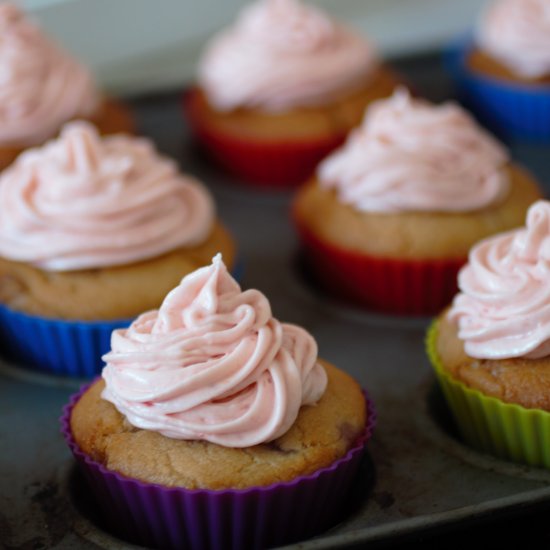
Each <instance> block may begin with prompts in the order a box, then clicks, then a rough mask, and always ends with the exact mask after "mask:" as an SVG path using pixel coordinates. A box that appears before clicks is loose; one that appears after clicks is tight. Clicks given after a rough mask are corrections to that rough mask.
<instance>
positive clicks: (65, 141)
mask: <svg viewBox="0 0 550 550" xmlns="http://www.w3.org/2000/svg"><path fill="white" fill-rule="evenodd" d="M219 251H221V252H223V253H224V254H225V255H226V257H227V258H228V262H229V264H230V266H231V268H235V259H234V258H235V247H234V243H233V239H232V238H231V236H230V235H229V233H228V232H227V230H226V229H225V228H224V227H223V226H222V225H221V224H220V222H219V221H218V220H217V219H216V216H215V208H214V203H213V200H212V198H211V196H210V194H209V193H208V191H207V190H206V189H205V188H204V187H203V186H202V185H201V184H200V183H199V182H197V181H196V180H194V179H193V178H191V177H189V176H186V175H183V174H181V173H180V172H179V171H178V169H177V167H176V164H175V163H174V162H173V161H171V160H169V159H167V158H165V157H162V156H160V155H159V154H158V153H157V152H156V151H155V149H154V147H153V146H152V144H151V143H150V142H149V141H148V140H146V139H143V138H136V137H131V136H126V135H115V136H108V137H103V138H102V137H100V136H99V134H98V132H97V130H96V129H95V127H93V126H92V125H91V124H89V123H87V122H73V123H70V124H68V125H66V126H65V127H64V129H63V131H62V133H61V135H60V137H59V138H58V139H56V140H53V141H51V142H49V143H47V144H46V145H45V146H43V147H41V148H37V149H30V150H28V151H27V152H25V153H23V154H22V155H20V156H19V158H18V159H17V161H16V162H15V163H14V164H13V165H12V166H11V167H9V168H8V169H7V170H5V171H4V172H3V173H2V175H1V176H0V304H1V305H0V353H1V355H2V356H3V357H5V358H6V359H8V360H10V361H12V362H14V363H16V364H18V365H21V366H23V367H27V368H31V369H34V370H38V371H41V372H48V373H55V374H61V375H69V376H93V375H94V374H97V373H99V372H100V370H101V367H102V362H101V355H102V354H103V353H105V352H106V351H107V350H108V349H109V340H110V335H111V332H112V331H113V330H114V329H115V328H120V327H124V326H128V324H129V323H130V321H131V320H132V319H133V318H134V317H135V316H136V315H138V314H139V313H140V312H142V311H144V310H146V309H150V308H153V307H158V306H159V304H160V303H161V302H162V299H163V298H164V296H165V295H166V293H167V292H168V291H169V290H170V289H171V288H173V287H174V285H176V284H177V283H178V282H179V281H180V280H181V278H182V277H183V276H184V275H186V274H187V273H190V272H191V271H194V270H195V269H197V268H198V267H200V266H202V265H205V264H207V263H209V261H210V258H211V257H212V255H213V254H215V253H217V252H219Z"/></svg>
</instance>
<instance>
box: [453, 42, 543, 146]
mask: <svg viewBox="0 0 550 550" xmlns="http://www.w3.org/2000/svg"><path fill="white" fill-rule="evenodd" d="M472 46H473V40H472V38H471V36H468V37H467V38H462V39H460V40H458V41H457V42H455V43H454V44H452V45H451V47H449V48H448V50H447V51H446V52H445V65H446V67H447V69H448V70H449V72H450V73H451V76H452V77H453V80H454V83H455V86H456V90H457V94H458V97H459V99H460V101H461V102H462V103H463V104H464V105H465V106H466V107H467V108H468V109H470V110H471V111H472V113H474V115H475V116H476V117H477V119H478V120H479V121H480V122H481V123H482V124H483V125H485V126H486V127H487V128H489V129H490V130H491V131H492V132H494V133H495V134H496V135H498V136H499V137H501V138H503V139H505V140H512V141H513V140H519V141H531V142H539V143H541V142H550V85H544V84H538V85H527V84H520V83H517V82H510V81H507V80H503V79H499V78H495V77H491V76H485V75H482V74H479V73H476V72H474V71H472V70H470V69H469V68H468V67H467V65H466V59H467V56H468V53H469V52H470V51H471V49H472Z"/></svg>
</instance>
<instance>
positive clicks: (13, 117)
mask: <svg viewBox="0 0 550 550" xmlns="http://www.w3.org/2000/svg"><path fill="white" fill-rule="evenodd" d="M0 34H1V36H2V41H1V43H0V67H1V70H2V82H1V84H0V94H1V97H2V111H1V112H0V169H2V168H5V167H6V166H8V165H9V164H10V163H11V162H12V161H13V160H15V158H16V157H17V155H18V154H19V153H21V152H22V151H23V150H25V149H26V148H28V147H32V146H36V145H41V144H42V143H44V142H45V141H46V140H48V139H51V138H53V137H55V136H56V135H57V134H58V132H59V130H60V129H61V127H62V126H63V124H65V123H66V122H68V121H69V120H73V119H83V118H85V119H88V120H90V121H92V122H93V123H94V124H95V125H96V126H97V127H98V128H99V131H100V132H101V133H105V134H111V133H116V132H132V131H133V130H134V121H133V116H132V115H131V114H130V111H129V110H128V108H127V107H125V106H124V105H123V104H122V103H120V102H118V101H115V100H113V99H110V98H105V97H102V95H101V94H100V93H99V92H98V90H97V89H96V85H95V83H94V80H93V77H92V75H91V73H90V71H89V70H88V69H87V68H86V67H84V66H82V65H81V64H79V63H78V62H77V61H76V60H75V59H73V58H72V57H71V56H70V55H69V54H68V53H67V52H65V51H64V50H63V49H62V48H60V47H59V46H58V45H57V44H56V43H55V42H54V41H52V40H51V38H50V37H48V36H47V35H46V34H44V32H43V31H42V30H41V29H40V28H39V27H38V26H37V25H36V24H35V23H33V22H32V21H31V20H30V19H28V18H27V17H26V16H25V15H24V14H23V13H22V12H21V11H20V9H19V8H18V7H17V6H16V5H14V4H12V3H9V2H3V3H2V4H0Z"/></svg>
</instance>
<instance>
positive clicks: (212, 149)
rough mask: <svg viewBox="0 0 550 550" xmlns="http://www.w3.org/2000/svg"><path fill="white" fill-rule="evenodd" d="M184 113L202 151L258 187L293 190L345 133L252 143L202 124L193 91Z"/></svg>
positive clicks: (186, 100)
mask: <svg viewBox="0 0 550 550" xmlns="http://www.w3.org/2000/svg"><path fill="white" fill-rule="evenodd" d="M183 110H184V113H185V115H186V117H187V120H188V121H189V124H190V126H191V128H192V130H193V133H194V135H195V138H196V139H197V141H198V143H199V144H200V145H201V146H202V148H203V149H204V150H205V151H206V152H207V153H208V154H209V155H210V156H211V157H212V158H213V159H214V160H215V161H216V162H217V163H218V164H219V165H220V166H221V167H222V168H223V169H224V170H226V171H227V172H228V173H230V174H232V175H234V176H236V177H237V178H239V179H240V180H242V181H243V182H244V183H248V184H254V185H257V186H260V187H271V188H274V187H275V188H277V187H279V188H288V187H295V186H296V185H299V184H300V183H302V182H304V181H305V180H306V179H308V177H309V176H311V174H312V173H313V172H314V170H315V168H316V166H317V164H319V162H320V161H321V160H322V159H323V158H324V157H326V156H327V155H328V154H329V153H330V152H331V151H333V150H334V149H335V148H336V147H338V146H339V145H341V144H342V143H343V142H344V140H345V138H346V134H338V135H335V136H332V137H330V138H325V139H318V140H308V141H254V140H247V139H244V138H238V137H235V136H232V135H227V134H225V133H223V132H220V131H218V130H217V129H214V128H212V127H211V126H209V125H208V124H206V123H205V121H204V120H203V118H202V117H201V116H200V112H199V110H198V109H197V102H196V91H193V90H191V91H188V92H186V93H185V94H184V96H183Z"/></svg>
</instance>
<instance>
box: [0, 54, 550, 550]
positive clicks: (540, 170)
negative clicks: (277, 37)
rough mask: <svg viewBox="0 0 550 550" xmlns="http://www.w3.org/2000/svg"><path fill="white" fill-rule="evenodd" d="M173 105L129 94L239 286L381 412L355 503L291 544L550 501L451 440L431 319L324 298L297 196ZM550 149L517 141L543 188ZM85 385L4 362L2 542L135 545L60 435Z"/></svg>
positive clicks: (449, 521) (520, 472)
mask: <svg viewBox="0 0 550 550" xmlns="http://www.w3.org/2000/svg"><path fill="white" fill-rule="evenodd" d="M396 66H397V68H398V70H400V71H401V72H402V74H404V75H405V76H407V77H408V78H409V80H410V82H411V84H412V85H413V86H414V87H415V88H416V90H417V91H418V92H419V93H422V94H423V95H426V96H427V97H429V98H431V99H436V100H441V99H444V98H447V97H451V94H450V87H449V82H448V80H447V79H446V77H445V75H444V72H443V71H442V68H441V66H440V62H439V57H438V56H436V55H428V56H423V57H416V58H409V59H402V60H400V61H398V62H396ZM179 101H180V94H179V93H167V94H164V95H156V96H153V97H146V98H136V99H132V100H130V102H131V104H132V105H133V107H134V108H135V111H136V114H137V116H138V119H139V124H140V128H141V131H142V133H143V134H145V135H148V136H151V137H152V138H153V139H154V140H155V142H156V143H157V145H158V147H159V149H160V150H161V151H163V152H164V153H166V154H168V155H170V156H172V157H174V158H176V159H178V160H179V161H180V163H181V167H182V169H183V170H184V171H186V172H190V173H193V174H196V175H197V176H198V177H199V178H201V179H202V180H203V181H204V182H206V183H207V185H208V186H209V187H210V188H211V190H212V191H213V193H214V195H215V197H216V200H217V205H218V210H219V214H220V216H221V218H222V219H223V221H224V222H225V223H226V225H227V226H228V227H229V228H230V229H231V231H232V232H233V234H234V236H235V238H236V240H237V242H238V244H239V253H240V256H241V258H242V259H243V260H244V264H245V273H244V278H243V280H242V286H243V287H245V288H249V287H256V288H259V289H260V290H262V291H263V292H264V293H265V294H266V295H267V296H268V298H269V299H270V301H271V304H272V308H273V311H274V314H275V316H276V317H277V318H279V319H280V320H283V321H287V322H293V323H297V324H300V325H303V326H304V327H306V328H307V329H308V330H309V331H311V332H312V334H313V335H314V336H315V338H316V339H317V341H318V343H319V349H320V355H321V356H322V357H324V358H325V359H327V360H329V361H331V362H333V363H334V364H335V365H337V366H338V367H340V368H342V369H345V370H347V371H348V372H350V373H351V374H352V375H354V376H355V377H356V378H357V379H358V380H359V382H360V383H361V384H362V385H363V386H364V387H365V388H367V389H368V392H369V394H370V396H371V397H372V398H373V400H374V402H375V404H376V409H377V411H378V425H377V428H376V430H375V435H374V437H373V439H372V440H371V442H370V443H369V447H368V448H369V455H368V458H367V460H365V465H364V468H363V470H364V471H363V474H364V475H363V477H364V479H363V481H362V482H361V484H359V486H358V489H357V494H356V495H355V496H354V499H355V500H354V507H353V510H352V511H351V512H350V514H349V515H348V517H347V519H346V520H345V521H344V522H343V523H341V524H339V525H338V526H336V527H334V528H332V529H331V530H330V531H328V532H325V533H323V534H321V535H319V536H318V537H316V538H314V539H311V540H308V541H303V542H301V543H299V544H296V545H293V546H292V547H293V548H301V549H313V548H336V547H349V546H360V545H362V544H364V543H367V542H369V543H370V544H372V545H375V544H384V545H385V544H389V543H394V542H397V541H400V540H402V539H403V537H407V536H418V535H419V534H430V533H435V532H438V533H439V532H445V531H446V530H447V531H448V530H450V529H452V528H453V527H456V526H457V525H459V526H461V527H464V526H468V525H472V524H474V523H476V522H478V521H481V520H483V519H487V518H496V519H499V518H506V517H509V516H510V515H513V514H515V513H520V512H521V511H524V510H525V509H526V507H537V506H538V507H539V509H540V507H545V506H547V505H548V504H550V472H548V471H544V470H538V469H534V468H529V467H524V466H520V465H515V464H512V463H508V462H503V461H500V460H496V459H494V458H492V457H490V456H486V455H482V454H479V453H477V452H475V451H473V450H470V449H469V448H467V447H466V446H464V445H463V444H462V443H460V441H459V440H458V439H457V437H456V436H455V433H454V429H453V425H452V421H451V420H450V419H449V417H448V413H447V411H446V409H445V406H444V404H443V403H442V399H441V396H440V394H439V392H438V391H437V388H436V387H435V384H434V380H435V379H434V376H433V375H432V373H431V370H430V366H429V364H428V361H427V359H426V356H425V352H424V335H425V330H426V327H427V325H428V323H429V320H428V319H418V318H416V319H415V318H413V319H409V318H396V317H386V316H383V315H376V314H369V313H368V312H364V311H358V310H354V309H353V308H350V307H347V306H343V305H341V304H338V303H334V302H332V301H331V300H329V299H327V298H325V297H323V296H322V295H321V294H319V293H317V291H316V290H315V289H314V288H313V287H312V286H310V285H309V283H308V281H307V278H306V277H305V276H304V275H303V273H302V271H301V270H300V266H299V262H298V261H297V255H296V252H297V240H296V236H295V233H294V230H293V228H292V226H291V224H290V223H289V216H288V213H289V203H290V200H291V197H292V193H290V192H265V191H261V190H254V189H253V188H249V187H243V186H239V185H238V184H237V183H236V182H234V181H229V180H228V179H227V178H225V177H224V176H223V175H221V174H220V173H219V172H218V171H217V170H216V169H215V168H213V167H211V166H210V165H209V164H208V162H206V161H205V160H203V159H202V158H201V157H200V156H197V154H196V151H194V150H193V147H192V146H191V142H190V139H189V135H188V132H187V130H186V128H185V125H184V122H183V121H182V118H181V115H180V104H179ZM547 151H548V148H546V147H544V146H528V145H525V146H515V147H514V148H513V153H514V157H515V159H516V160H519V161H520V162H523V163H524V164H525V165H526V166H527V167H528V168H530V169H531V170H532V171H533V172H534V173H535V174H536V175H537V176H538V178H539V180H540V181H541V182H543V183H544V180H545V177H546V179H548V180H550V164H548V163H546V159H545V157H546V156H547ZM545 164H546V166H545ZM82 382H83V381H79V380H73V379H71V380H69V379H59V378H54V377H49V376H44V375H38V374H34V373H32V372H30V371H25V370H24V369H21V368H19V367H17V366H13V365H7V364H4V363H2V364H1V366H0V450H1V452H0V548H6V549H10V550H14V549H31V548H32V549H45V548H56V549H96V548H106V549H110V550H114V549H126V548H132V546H131V545H128V544H126V543H124V542H123V541H120V540H118V539H115V538H114V537H112V536H111V535H109V534H108V533H106V532H104V531H103V530H102V529H101V527H100V526H98V525H97V523H96V521H95V519H94V517H95V515H94V504H93V502H92V501H91V500H90V498H89V495H88V492H87V490H86V487H85V485H84V484H83V483H82V480H81V479H80V478H79V476H78V474H77V473H76V471H75V468H74V465H73V461H72V459H71V457H70V454H69V451H68V449H67V448H66V446H65V444H64V442H63V440H62V438H61V435H60V433H59V423H58V417H59V415H60V412H61V408H62V406H63V405H64V404H65V403H66V402H67V400H68V397H69V395H70V394H71V393H73V392H74V391H75V390H76V389H77V388H78V387H79V386H80V384H81V383H82Z"/></svg>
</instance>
